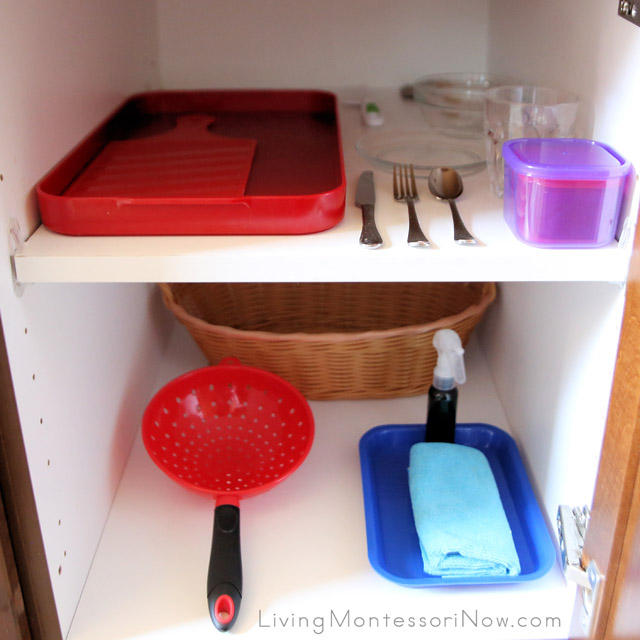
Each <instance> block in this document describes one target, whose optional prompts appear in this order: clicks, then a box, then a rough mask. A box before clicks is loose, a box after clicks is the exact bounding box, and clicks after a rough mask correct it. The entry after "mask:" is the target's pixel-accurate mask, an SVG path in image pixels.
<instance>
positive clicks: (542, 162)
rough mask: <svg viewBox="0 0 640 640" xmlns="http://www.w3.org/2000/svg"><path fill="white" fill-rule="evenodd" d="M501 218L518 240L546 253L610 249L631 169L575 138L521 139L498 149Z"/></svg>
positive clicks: (590, 142) (605, 151) (615, 155)
mask: <svg viewBox="0 0 640 640" xmlns="http://www.w3.org/2000/svg"><path fill="white" fill-rule="evenodd" d="M502 155H503V158H504V209H503V211H504V217H505V220H506V221H507V223H508V224H509V227H510V228H511V230H512V231H513V233H514V234H515V235H516V237H517V238H518V239H519V240H521V241H522V242H525V243H527V244H531V245H534V246H536V247H545V248H556V249H563V248H564V249H566V248H591V247H602V246H604V245H607V244H609V243H610V242H611V241H612V240H613V238H614V236H615V234H616V229H617V226H618V218H619V216H620V210H621V206H622V202H623V196H624V194H625V189H626V186H627V178H628V177H629V176H630V175H631V173H632V171H633V169H632V166H631V164H630V163H629V161H627V160H625V159H624V158H623V157H622V156H620V155H619V154H618V153H616V152H615V151H614V150H613V149H612V148H611V147H609V146H607V145H605V144H602V143H600V142H596V141H594V140H584V139H578V138H519V139H516V140H508V141H507V142H505V143H504V145H503V148H502Z"/></svg>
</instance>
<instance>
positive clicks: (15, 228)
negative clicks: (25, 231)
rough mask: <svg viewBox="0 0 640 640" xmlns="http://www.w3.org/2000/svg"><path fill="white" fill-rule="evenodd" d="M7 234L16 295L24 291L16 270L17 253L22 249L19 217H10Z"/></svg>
mask: <svg viewBox="0 0 640 640" xmlns="http://www.w3.org/2000/svg"><path fill="white" fill-rule="evenodd" d="M7 235H8V238H9V260H10V261H11V278H12V280H13V291H14V293H15V294H16V296H18V297H19V296H21V295H22V294H23V293H24V284H22V283H21V282H19V281H18V276H17V271H16V254H17V253H19V252H20V251H22V247H23V244H22V233H21V232H20V223H19V222H18V219H17V218H10V219H9V223H8V226H7Z"/></svg>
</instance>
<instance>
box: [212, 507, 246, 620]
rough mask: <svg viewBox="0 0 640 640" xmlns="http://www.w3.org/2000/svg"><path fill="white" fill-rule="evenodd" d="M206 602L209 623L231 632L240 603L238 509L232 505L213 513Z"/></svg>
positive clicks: (240, 567)
mask: <svg viewBox="0 0 640 640" xmlns="http://www.w3.org/2000/svg"><path fill="white" fill-rule="evenodd" d="M207 599H208V601H209V613H210V615H211V620H212V622H213V624H214V626H215V627H216V629H218V630H219V631H227V630H229V629H231V627H232V626H233V624H234V623H235V621H236V618H237V617H238V611H239V610H240V602H241V601H242V557H241V554H240V509H239V508H238V507H236V506H235V505H231V504H223V505H220V506H217V507H216V510H215V515H214V518H213V536H212V539H211V556H210V559H209V574H208V576H207Z"/></svg>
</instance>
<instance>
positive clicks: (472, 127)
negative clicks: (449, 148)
mask: <svg viewBox="0 0 640 640" xmlns="http://www.w3.org/2000/svg"><path fill="white" fill-rule="evenodd" d="M514 82H517V81H515V80H514V78H511V77H509V76H503V75H498V74H493V73H484V72H456V73H438V74H434V75H429V76H425V77H424V78H420V79H418V80H416V81H415V82H414V84H413V95H414V99H415V100H416V102H419V103H420V106H421V109H422V114H423V116H424V118H425V120H426V121H427V123H428V124H429V125H430V126H431V127H433V128H434V129H437V130H438V131H441V132H442V133H445V134H447V135H453V136H457V137H480V136H482V128H483V112H484V93H485V91H486V90H487V89H490V88H492V87H498V86H502V85H505V84H513V83H514Z"/></svg>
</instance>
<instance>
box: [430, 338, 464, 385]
mask: <svg viewBox="0 0 640 640" xmlns="http://www.w3.org/2000/svg"><path fill="white" fill-rule="evenodd" d="M433 346H434V347H435V348H436V350H437V352H438V364H437V365H436V368H435V369H434V371H433V386H434V387H435V388H436V389H440V390H441V391H448V390H449V389H453V388H454V387H455V386H456V383H458V384H463V383H464V382H465V380H466V379H467V376H466V373H465V370H464V358H463V356H464V349H463V348H462V342H461V341H460V336H459V335H458V334H457V333H456V332H455V331H454V330H453V329H440V331H436V334H435V336H434V337H433Z"/></svg>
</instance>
